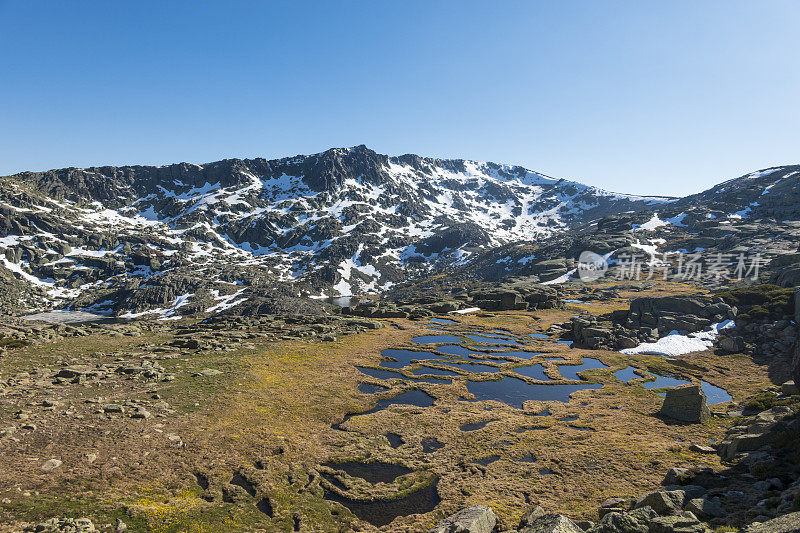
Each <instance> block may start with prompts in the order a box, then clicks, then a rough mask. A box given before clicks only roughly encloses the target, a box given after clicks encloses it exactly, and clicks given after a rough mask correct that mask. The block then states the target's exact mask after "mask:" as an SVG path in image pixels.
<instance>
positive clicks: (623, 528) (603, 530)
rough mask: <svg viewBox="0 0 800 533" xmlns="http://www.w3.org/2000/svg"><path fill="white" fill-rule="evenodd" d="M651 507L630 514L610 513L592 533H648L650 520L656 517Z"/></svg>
mask: <svg viewBox="0 0 800 533" xmlns="http://www.w3.org/2000/svg"><path fill="white" fill-rule="evenodd" d="M656 516H657V515H656V512H655V511H653V509H651V508H650V507H643V508H641V509H635V510H633V511H631V512H629V513H618V512H613V513H608V514H607V515H605V516H604V517H603V519H602V520H600V523H599V524H597V525H596V526H594V527H593V528H592V529H590V530H589V532H590V533H648V532H649V531H650V526H649V523H650V520H652V519H653V518H654V517H656Z"/></svg>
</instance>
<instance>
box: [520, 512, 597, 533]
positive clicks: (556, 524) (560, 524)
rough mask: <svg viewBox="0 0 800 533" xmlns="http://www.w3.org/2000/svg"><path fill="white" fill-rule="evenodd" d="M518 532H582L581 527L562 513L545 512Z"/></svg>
mask: <svg viewBox="0 0 800 533" xmlns="http://www.w3.org/2000/svg"><path fill="white" fill-rule="evenodd" d="M519 533H583V529H581V528H580V527H578V525H577V524H575V522H573V521H572V520H570V519H569V518H567V517H566V516H564V515H560V514H546V515H544V516H541V517H539V518H537V519H536V520H534V521H533V523H532V524H530V525H529V526H525V527H524V528H521V529H520V530H519Z"/></svg>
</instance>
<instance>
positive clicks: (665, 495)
mask: <svg viewBox="0 0 800 533" xmlns="http://www.w3.org/2000/svg"><path fill="white" fill-rule="evenodd" d="M685 496H686V493H685V492H684V491H682V490H662V491H657V492H651V493H649V494H645V495H644V496H642V497H640V498H639V499H638V500H636V503H635V504H634V505H633V507H634V509H640V508H642V507H650V508H651V509H653V510H654V511H655V512H657V513H658V514H660V515H674V514H678V513H679V512H680V511H681V508H682V507H683V500H684V498H685Z"/></svg>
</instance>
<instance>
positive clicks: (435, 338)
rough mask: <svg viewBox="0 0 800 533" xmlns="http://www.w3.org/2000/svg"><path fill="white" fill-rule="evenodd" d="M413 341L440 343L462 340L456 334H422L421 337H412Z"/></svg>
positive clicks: (418, 342) (453, 342)
mask: <svg viewBox="0 0 800 533" xmlns="http://www.w3.org/2000/svg"><path fill="white" fill-rule="evenodd" d="M411 342H416V343H417V344H439V343H449V344H457V343H459V342H461V339H459V338H458V337H456V336H455V335H421V336H419V337H414V338H413V339H411Z"/></svg>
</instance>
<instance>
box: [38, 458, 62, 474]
mask: <svg viewBox="0 0 800 533" xmlns="http://www.w3.org/2000/svg"><path fill="white" fill-rule="evenodd" d="M61 465H62V462H61V460H59V459H50V460H49V461H45V462H44V464H42V470H44V471H45V472H52V471H53V470H55V469H56V468H58V467H59V466H61Z"/></svg>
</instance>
